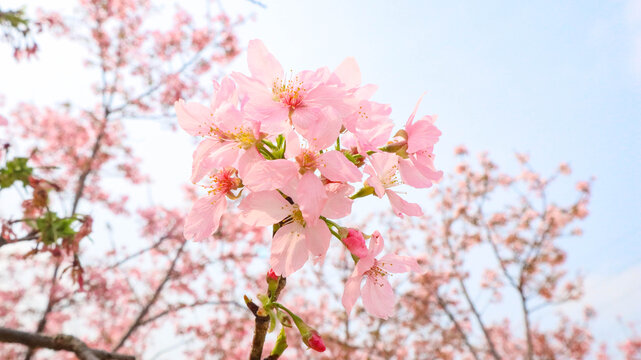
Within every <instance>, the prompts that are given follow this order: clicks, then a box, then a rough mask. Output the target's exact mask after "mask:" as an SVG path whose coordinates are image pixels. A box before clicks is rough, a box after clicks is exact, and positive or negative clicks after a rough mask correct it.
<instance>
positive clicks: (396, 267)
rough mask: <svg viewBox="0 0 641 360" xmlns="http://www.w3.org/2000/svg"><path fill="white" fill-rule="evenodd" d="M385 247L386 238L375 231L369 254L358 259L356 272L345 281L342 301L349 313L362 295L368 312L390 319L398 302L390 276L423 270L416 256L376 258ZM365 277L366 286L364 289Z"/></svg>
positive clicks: (389, 255) (388, 255) (392, 255)
mask: <svg viewBox="0 0 641 360" xmlns="http://www.w3.org/2000/svg"><path fill="white" fill-rule="evenodd" d="M382 250H383V238H382V237H381V234H380V233H379V232H378V231H376V232H374V233H373V234H372V238H371V239H370V243H369V249H368V253H367V255H366V256H364V257H362V258H361V259H360V260H359V261H358V263H357V264H356V268H355V269H354V272H353V273H352V275H351V276H350V277H349V279H347V282H346V283H345V290H344V291H343V299H342V302H343V306H344V307H345V310H346V311H347V314H349V313H351V311H352V308H353V307H354V304H355V303H356V300H358V298H359V297H362V298H363V306H364V307H365V310H366V311H367V312H368V313H370V314H371V315H372V316H376V317H379V318H382V319H387V318H388V317H390V316H392V315H393V314H394V304H395V303H396V298H395V296H394V291H393V290H392V285H390V283H389V281H388V280H387V275H389V274H391V273H405V272H408V271H417V272H418V271H421V269H420V267H419V266H418V263H417V262H416V259H414V258H411V257H407V256H399V255H395V254H387V255H385V256H383V257H382V258H380V259H376V256H377V255H378V254H380V253H381V251H382ZM363 279H365V285H364V286H363V287H362V288H361V282H362V280H363Z"/></svg>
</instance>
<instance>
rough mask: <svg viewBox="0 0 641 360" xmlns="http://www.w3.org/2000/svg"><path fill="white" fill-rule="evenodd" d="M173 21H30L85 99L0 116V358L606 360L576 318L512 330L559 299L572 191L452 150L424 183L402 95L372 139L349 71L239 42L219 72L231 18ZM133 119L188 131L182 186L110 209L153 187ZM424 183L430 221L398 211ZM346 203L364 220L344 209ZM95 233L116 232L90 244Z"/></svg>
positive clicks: (418, 135) (115, 14)
mask: <svg viewBox="0 0 641 360" xmlns="http://www.w3.org/2000/svg"><path fill="white" fill-rule="evenodd" d="M173 9H174V10H172V11H171V14H173V15H172V16H173V24H172V25H171V27H170V28H157V27H156V26H158V25H159V23H158V22H154V20H153V19H154V16H156V15H158V14H164V15H163V16H167V15H168V13H169V12H167V11H166V10H167V9H166V8H155V7H152V5H151V3H150V2H148V1H144V0H126V1H115V0H82V1H81V2H80V8H79V12H78V13H77V14H76V15H75V17H68V16H67V15H64V16H61V15H57V14H44V13H43V15H39V16H40V17H41V18H42V19H50V20H49V21H50V22H49V23H48V24H50V25H51V30H50V31H53V32H54V33H56V34H58V35H60V36H63V37H66V38H69V39H71V40H74V41H79V43H80V44H83V45H84V46H86V50H87V56H88V60H87V66H88V67H89V69H91V70H92V71H93V74H95V75H96V83H95V84H94V87H93V90H94V95H95V102H94V103H90V104H82V103H72V104H64V105H61V106H48V107H43V106H39V105H37V104H19V105H18V106H16V107H15V110H13V111H12V112H10V113H8V114H4V115H5V116H1V115H0V131H1V132H0V138H1V139H2V141H3V142H6V143H7V145H6V146H4V147H3V150H2V152H1V153H0V156H1V158H0V161H2V162H1V163H0V200H1V201H2V205H3V206H2V209H1V210H0V211H2V212H1V213H0V220H1V221H2V233H1V238H0V258H2V261H0V264H2V265H0V268H1V269H2V271H1V272H0V279H1V280H0V299H2V301H1V302H0V319H1V324H2V327H0V357H3V358H8V359H13V358H23V359H37V358H41V359H44V358H47V359H49V358H60V359H66V358H74V357H77V358H81V359H134V358H136V359H157V358H190V359H191V358H194V359H205V358H206V359H210V358H215V359H246V358H247V357H249V358H250V359H264V358H267V359H270V360H275V359H278V358H282V359H288V358H289V359H304V358H329V359H393V358H394V359H434V358H438V359H486V358H488V359H513V358H526V359H583V358H587V357H589V356H595V357H597V358H599V359H608V358H609V355H608V351H607V348H606V347H605V345H601V346H600V347H598V346H596V345H595V344H596V342H597V340H595V339H593V337H592V335H591V334H590V331H589V320H590V319H591V318H592V317H594V316H595V313H594V311H593V310H592V309H589V308H588V309H586V311H585V318H584V319H576V318H573V317H571V316H569V315H568V316H559V317H558V319H557V320H558V323H553V324H551V325H550V324H548V323H539V322H537V319H535V318H534V317H533V314H534V313H535V312H537V311H539V310H540V309H543V308H552V307H555V306H557V305H559V304H561V303H565V302H570V301H575V300H578V299H580V297H581V295H582V293H581V286H580V281H579V280H577V279H575V278H572V277H569V276H567V275H566V271H567V270H566V268H565V267H564V265H565V259H566V254H565V252H564V251H563V250H562V248H561V245H560V240H562V239H564V238H565V237H567V236H570V235H571V236H580V234H581V231H580V230H579V228H577V227H575V226H576V225H575V224H576V223H577V222H578V221H579V220H581V219H583V218H584V217H585V216H587V214H588V211H587V206H588V201H589V197H590V183H589V182H579V183H578V184H577V186H576V188H577V192H576V196H572V197H567V196H566V198H564V199H558V198H557V197H558V195H554V196H553V195H552V194H551V193H550V192H549V189H550V187H552V186H553V185H554V186H559V187H563V186H565V183H564V182H563V181H559V180H561V179H562V178H563V177H564V176H566V175H569V174H570V169H569V166H567V165H565V164H563V165H561V166H560V167H559V169H558V171H557V172H555V173H554V174H553V175H552V176H549V177H544V176H541V175H539V174H538V173H537V172H535V171H534V170H533V169H531V167H530V165H529V163H528V161H527V157H526V156H522V155H519V157H518V158H519V161H520V162H521V164H522V169H521V171H520V172H518V173H516V174H512V175H508V173H503V172H499V169H498V166H497V165H496V164H495V163H493V162H492V161H491V160H489V158H488V157H487V155H482V156H480V159H479V161H478V164H477V165H474V164H472V162H471V161H470V160H469V159H468V157H467V156H468V154H467V150H465V149H464V148H459V149H457V154H458V155H460V156H461V160H462V162H461V163H460V164H459V165H457V167H456V171H455V173H454V174H451V175H448V176H446V177H444V179H443V180H442V181H441V178H442V173H441V172H440V171H438V170H436V169H435V167H434V164H433V161H434V154H433V150H434V145H435V144H436V143H437V141H438V139H439V136H440V135H441V133H440V131H439V130H438V129H437V127H436V126H435V120H436V117H434V116H418V117H417V114H418V107H419V104H420V100H419V102H418V103H417V105H416V108H415V109H414V110H413V111H412V113H411V114H409V116H408V119H407V121H406V122H405V123H404V126H403V127H402V128H401V129H398V130H396V131H394V130H393V128H394V123H393V122H392V120H391V119H390V114H391V108H390V106H389V105H385V104H380V103H377V102H374V101H372V100H371V98H372V96H373V94H374V92H375V90H376V86H374V85H370V84H363V83H362V81H361V74H360V71H359V68H358V66H357V64H356V61H355V60H354V59H352V58H347V59H346V60H345V61H344V62H342V63H341V64H340V65H339V66H338V67H337V68H335V69H333V70H331V69H328V68H320V69H316V70H304V71H301V72H298V73H293V72H289V73H286V72H285V71H284V70H283V67H282V65H281V64H280V62H279V61H277V60H276V58H275V57H274V56H273V55H272V54H271V53H270V52H269V51H268V50H267V48H266V46H265V45H264V44H263V43H262V42H261V41H258V40H253V41H251V42H250V43H249V45H248V47H247V61H248V65H249V75H247V74H241V73H232V74H231V75H230V76H227V77H223V78H220V77H218V75H219V74H220V71H219V70H218V68H219V66H220V65H224V64H225V63H226V62H228V61H229V60H231V59H232V58H234V57H236V55H238V53H239V50H240V46H239V45H238V44H237V41H236V38H235V36H234V28H235V26H236V25H237V24H238V23H239V21H240V20H238V21H232V20H231V19H229V18H228V17H227V16H225V15H224V14H218V15H215V16H213V17H212V18H208V19H205V20H206V21H205V22H204V23H203V25H202V26H198V25H196V24H198V22H197V20H196V19H195V18H194V17H192V15H190V14H189V13H188V12H186V11H185V10H183V9H181V8H173ZM75 19H81V20H82V21H75ZM160 24H163V26H164V23H162V22H161V23H160ZM27 55H28V54H27ZM212 78H214V79H217V80H216V81H214V82H213V87H212V85H211V82H209V80H210V79H212ZM203 80H206V81H203ZM207 98H209V100H210V101H209V104H208V105H201V103H202V102H204V101H205V99H207ZM182 99H185V100H182ZM174 109H175V114H174ZM408 113H409V111H408ZM147 116H149V117H164V118H167V119H170V121H171V122H176V123H177V124H178V125H179V126H180V127H181V128H182V129H183V130H185V131H186V132H187V133H189V134H191V135H193V136H196V137H198V138H200V139H201V141H200V143H199V144H198V145H197V147H196V149H195V151H194V156H193V159H192V161H193V166H192V174H191V176H189V174H183V175H178V176H183V177H184V178H190V180H191V181H192V182H193V183H197V184H200V185H199V186H194V185H188V186H186V187H185V189H184V192H185V195H186V198H187V201H186V203H185V208H180V207H178V208H168V207H164V206H159V205H155V206H147V207H143V208H136V207H135V206H134V204H132V203H130V202H128V201H127V195H128V193H127V191H126V190H127V189H128V188H133V189H136V187H138V188H139V187H140V186H141V185H144V184H146V183H148V182H151V181H153V177H154V174H149V175H147V174H143V173H142V171H141V170H140V164H139V159H137V158H136V157H135V148H133V147H132V146H131V145H130V144H129V142H128V141H127V135H128V134H127V133H126V131H125V130H124V125H123V124H124V122H125V121H127V120H128V119H131V118H136V117H147ZM113 179H118V180H119V181H120V182H121V184H124V186H117V187H113V186H111V187H110V186H109V184H108V180H113ZM439 181H441V183H440V184H437V185H434V184H435V183H437V182H439ZM557 182H559V183H558V184H557ZM429 187H434V188H436V190H430V193H432V194H433V199H432V201H431V204H433V206H429V207H423V208H421V207H420V206H419V205H418V204H415V203H411V202H408V199H410V196H413V195H414V194H424V195H425V194H427V193H428V192H426V191H424V190H422V189H425V188H429ZM411 188H415V189H418V191H417V190H412V189H411ZM134 191H136V190H134ZM408 191H409V192H410V194H409V195H408ZM14 193H17V194H18V195H19V196H13V195H11V194H14ZM14 195H15V194H14ZM20 196H22V197H20ZM365 197H368V198H373V199H374V200H375V199H376V198H378V199H380V200H376V201H378V203H379V204H380V205H381V206H382V207H381V209H383V210H380V211H375V212H374V213H373V214H372V215H371V216H370V217H369V218H367V219H365V220H363V221H359V220H355V219H354V217H348V215H350V214H351V213H352V206H353V203H354V202H358V201H360V200H359V199H363V198H365ZM383 198H385V199H384V200H383ZM426 198H427V197H426ZM12 201H13V202H14V203H13V204H10V205H7V206H6V207H5V206H4V205H5V204H9V203H10V202H12ZM234 204H236V205H237V206H236V205H234ZM189 207H191V209H190V210H189ZM384 209H389V210H390V211H386V210H384ZM105 210H106V211H105ZM105 214H106V215H105ZM392 214H393V215H396V216H389V215H392ZM117 218H133V219H136V222H137V223H138V225H139V229H138V230H137V231H135V232H133V233H129V234H127V237H125V238H120V237H112V238H111V239H110V240H109V241H111V243H110V244H108V245H106V246H105V245H102V244H98V243H96V242H92V241H91V240H92V238H93V237H94V236H96V237H97V236H100V237H101V238H107V239H109V238H110V236H109V233H107V234H96V231H97V230H95V229H101V228H104V224H109V223H111V222H112V220H113V219H117ZM348 221H351V222H352V223H349V222H348ZM97 224H102V225H103V226H101V227H99V226H97ZM100 246H102V248H100V250H99V251H91V250H92V249H94V248H98V247H100ZM410 255H411V256H410ZM479 259H482V260H483V261H479ZM310 260H311V261H310ZM400 273H409V274H408V275H401V276H397V274H400ZM493 309H494V310H493ZM505 309H509V314H507V315H506V310H505ZM492 314H499V316H495V315H492ZM514 314H518V315H514ZM635 334H636V333H635V332H634V331H632V335H631V336H630V339H629V340H628V341H626V342H625V343H623V344H621V345H620V350H621V352H622V354H623V356H625V358H626V359H628V360H631V359H638V358H639V356H640V355H641V346H639V344H640V343H641V342H639V341H638V336H636V335H635ZM310 349H311V350H310Z"/></svg>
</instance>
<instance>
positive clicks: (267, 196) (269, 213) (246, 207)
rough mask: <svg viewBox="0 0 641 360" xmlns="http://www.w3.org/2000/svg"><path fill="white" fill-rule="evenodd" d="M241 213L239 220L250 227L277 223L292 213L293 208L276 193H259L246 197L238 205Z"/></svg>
mask: <svg viewBox="0 0 641 360" xmlns="http://www.w3.org/2000/svg"><path fill="white" fill-rule="evenodd" d="M238 208H239V209H241V210H242V211H243V212H242V213H241V214H240V220H241V221H242V222H244V223H245V224H247V225H250V226H269V225H273V224H276V223H278V222H279V221H281V220H283V219H284V218H285V217H287V216H288V215H290V214H291V213H292V212H293V211H294V207H293V206H292V205H291V204H290V203H289V202H287V200H285V199H284V198H283V196H282V195H281V194H280V193H279V192H278V191H274V190H272V191H259V192H252V193H251V194H249V195H247V196H246V197H245V198H244V199H243V200H242V201H241V202H240V205H238Z"/></svg>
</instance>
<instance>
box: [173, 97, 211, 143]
mask: <svg viewBox="0 0 641 360" xmlns="http://www.w3.org/2000/svg"><path fill="white" fill-rule="evenodd" d="M174 109H175V110H176V117H177V118H178V125H179V126H180V127H181V128H182V129H183V130H185V131H186V132H187V133H188V134H189V135H192V136H205V135H207V134H208V133H209V124H210V123H213V119H214V112H213V111H212V109H210V108H208V107H206V106H204V105H201V104H198V103H194V102H188V103H185V101H184V100H182V99H180V100H178V101H176V103H175V104H174Z"/></svg>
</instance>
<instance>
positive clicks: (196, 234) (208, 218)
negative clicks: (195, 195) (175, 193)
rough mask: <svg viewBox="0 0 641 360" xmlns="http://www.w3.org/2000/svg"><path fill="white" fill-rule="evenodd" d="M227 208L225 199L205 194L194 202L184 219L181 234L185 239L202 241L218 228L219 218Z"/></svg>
mask: <svg viewBox="0 0 641 360" xmlns="http://www.w3.org/2000/svg"><path fill="white" fill-rule="evenodd" d="M226 209H227V200H226V199H225V198H224V197H221V196H215V195H214V196H206V197H203V198H200V199H198V200H196V202H194V204H193V205H192V207H191V210H189V214H188V215H187V218H186V219H185V227H184V229H183V235H184V236H185V238H186V239H190V240H194V241H202V240H205V239H207V238H208V237H209V236H211V234H213V233H214V231H216V230H218V226H219V225H220V218H221V217H222V216H223V213H224V212H225V210H226Z"/></svg>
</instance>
